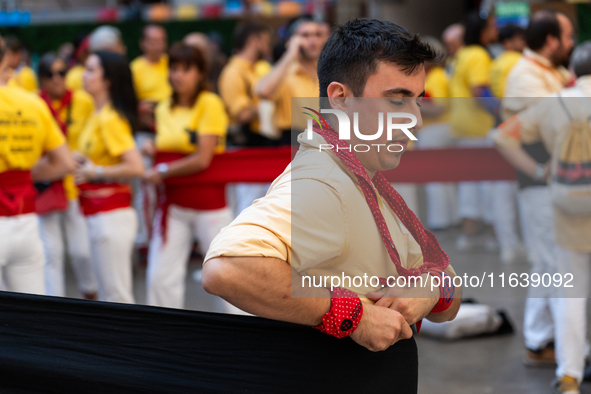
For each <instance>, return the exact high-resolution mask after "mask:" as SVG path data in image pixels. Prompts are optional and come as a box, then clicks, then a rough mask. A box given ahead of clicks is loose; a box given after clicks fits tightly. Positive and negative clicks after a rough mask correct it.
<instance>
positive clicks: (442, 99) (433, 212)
mask: <svg viewBox="0 0 591 394" xmlns="http://www.w3.org/2000/svg"><path fill="white" fill-rule="evenodd" d="M423 41H425V42H426V43H427V44H429V46H430V47H431V48H433V49H434V50H435V51H436V52H437V53H438V54H439V56H440V58H439V61H438V62H437V63H432V64H426V65H425V98H424V99H423V101H422V105H421V115H422V117H423V128H422V129H421V130H419V131H418V133H419V136H418V137H417V138H418V140H417V142H416V146H417V148H418V149H443V148H446V147H450V146H452V145H453V138H452V135H451V127H450V125H449V104H450V103H449V77H448V75H447V73H446V70H445V65H446V64H447V61H448V57H447V53H446V50H445V46H444V45H443V44H442V43H441V41H439V40H438V39H436V38H435V37H431V36H427V37H425V38H424V39H423ZM425 194H426V199H427V226H428V227H429V228H430V229H433V230H442V229H445V228H447V227H450V226H452V225H455V224H457V223H458V222H459V218H458V207H457V192H456V186H455V184H453V183H439V182H432V183H427V184H426V185H425Z"/></svg>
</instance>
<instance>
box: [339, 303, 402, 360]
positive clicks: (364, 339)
mask: <svg viewBox="0 0 591 394" xmlns="http://www.w3.org/2000/svg"><path fill="white" fill-rule="evenodd" d="M350 337H351V339H353V340H354V341H355V342H357V343H358V344H359V345H361V346H363V347H365V348H367V349H369V350H371V351H372V352H379V351H382V350H386V349H388V348H389V347H390V346H392V345H394V344H395V343H396V342H398V341H399V340H401V339H408V338H410V337H412V330H411V328H410V326H409V324H408V323H407V322H406V320H405V319H404V317H403V316H402V315H401V314H400V313H399V312H396V311H394V310H392V309H389V308H383V307H379V306H375V305H372V304H368V303H364V304H363V315H362V316H361V320H360V321H359V326H358V327H357V329H356V330H355V332H354V333H353V334H351V335H350Z"/></svg>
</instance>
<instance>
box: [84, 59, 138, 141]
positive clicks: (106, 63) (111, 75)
mask: <svg viewBox="0 0 591 394" xmlns="http://www.w3.org/2000/svg"><path fill="white" fill-rule="evenodd" d="M94 54H95V55H97V56H98V57H99V59H100V62H101V66H102V68H103V78H104V79H106V80H108V81H109V82H110V84H109V95H110V98H111V102H112V104H113V108H115V110H116V111H117V112H119V114H120V115H122V116H123V117H125V118H126V119H127V121H128V122H129V124H130V125H131V128H132V130H133V131H134V132H135V131H137V130H138V126H139V125H138V122H139V120H138V113H137V106H138V102H137V97H136V95H135V89H134V87H133V78H132V76H131V70H130V69H129V62H128V61H127V58H126V57H125V56H123V55H120V54H118V53H113V52H107V51H96V52H94Z"/></svg>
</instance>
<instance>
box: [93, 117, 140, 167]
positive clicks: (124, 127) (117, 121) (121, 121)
mask: <svg viewBox="0 0 591 394" xmlns="http://www.w3.org/2000/svg"><path fill="white" fill-rule="evenodd" d="M100 130H101V134H102V137H103V140H104V143H105V147H106V148H107V151H108V152H109V154H110V155H111V156H113V157H118V156H121V155H122V154H123V153H125V152H127V151H130V150H132V149H134V148H135V142H134V140H133V132H132V130H131V126H130V125H129V122H128V121H127V120H126V119H125V118H123V117H122V116H121V115H119V114H118V113H117V112H115V110H110V111H108V112H107V113H106V114H105V115H104V116H103V117H102V118H101V122H100Z"/></svg>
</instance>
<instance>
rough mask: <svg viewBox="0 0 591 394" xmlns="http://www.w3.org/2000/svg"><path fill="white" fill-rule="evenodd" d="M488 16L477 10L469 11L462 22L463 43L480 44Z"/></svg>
mask: <svg viewBox="0 0 591 394" xmlns="http://www.w3.org/2000/svg"><path fill="white" fill-rule="evenodd" d="M487 22H488V16H487V17H486V18H483V16H482V15H481V14H480V13H479V12H478V11H473V12H471V13H470V14H469V15H468V17H467V18H466V22H465V23H464V44H465V45H466V46H467V45H480V46H483V45H482V41H481V36H482V32H483V31H484V29H485V28H486V24H487Z"/></svg>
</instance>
